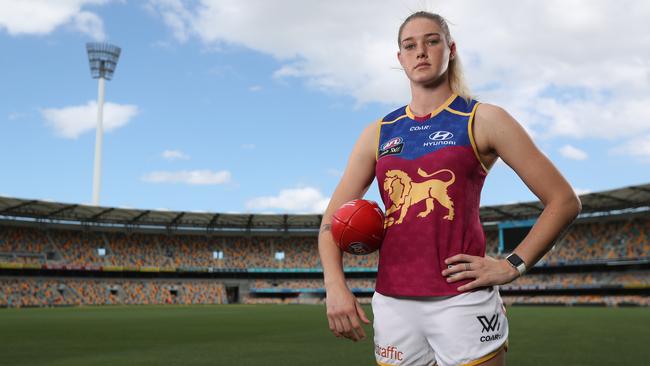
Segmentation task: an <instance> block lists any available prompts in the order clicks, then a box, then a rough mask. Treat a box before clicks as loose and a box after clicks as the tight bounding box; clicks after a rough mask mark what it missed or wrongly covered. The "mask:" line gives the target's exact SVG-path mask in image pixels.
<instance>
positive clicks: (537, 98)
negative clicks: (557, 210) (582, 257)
mask: <svg viewBox="0 0 650 366" xmlns="http://www.w3.org/2000/svg"><path fill="white" fill-rule="evenodd" d="M0 9H2V11H0V50H2V51H1V53H0V100H2V103H0V139H1V141H2V144H0V164H1V165H2V174H1V176H0V177H1V180H0V196H9V197H19V198H36V199H47V200H54V201H62V202H72V203H90V202H91V198H92V169H93V158H94V144H95V133H94V130H93V123H94V120H95V113H96V112H95V107H94V104H93V103H94V101H95V100H96V98H97V81H96V80H93V79H91V77H90V71H89V67H88V61H87V56H86V51H85V43H86V42H89V41H108V42H110V43H114V44H117V45H118V46H120V47H121V48H122V55H121V57H120V61H119V63H118V66H117V70H116V73H115V76H114V79H113V80H112V81H109V82H107V84H106V101H107V103H109V104H107V105H106V107H105V129H106V130H107V132H106V133H105V135H104V150H103V153H104V160H103V179H102V191H101V200H100V204H101V205H103V206H115V207H132V208H147V209H169V210H193V211H210V212H215V211H219V212H274V213H284V212H289V213H305V212H318V211H320V210H322V209H323V208H324V206H325V205H326V203H327V200H328V198H329V197H330V195H331V193H332V192H333V190H334V188H335V186H336V184H337V182H338V179H339V178H340V174H341V172H342V171H343V169H344V167H345V164H346V160H347V156H348V153H349V151H350V149H351V148H352V145H353V144H354V141H355V140H356V138H357V136H358V135H359V133H360V132H361V130H362V129H363V128H364V126H366V125H367V124H368V123H370V122H372V121H374V120H376V119H377V118H379V117H381V116H383V115H384V114H386V113H387V112H389V111H390V110H392V109H393V108H395V107H398V106H401V105H404V104H406V103H408V97H409V94H408V84H407V81H406V79H405V77H404V76H403V73H402V71H400V70H399V69H398V66H399V64H398V63H397V61H396V58H395V52H396V51H397V49H396V41H395V38H396V31H397V27H398V26H399V24H400V21H401V20H402V19H403V18H405V17H406V16H407V15H408V14H409V13H410V11H412V10H416V9H425V10H430V11H438V12H440V13H441V14H443V15H445V16H447V18H449V19H450V21H451V22H452V23H453V24H452V28H451V30H452V34H453V35H454V37H455V38H456V41H457V42H458V48H459V52H460V55H461V59H462V60H463V62H464V66H465V70H466V75H467V78H468V80H469V83H470V85H471V87H472V90H473V92H474V93H475V94H476V95H477V96H478V97H479V99H480V100H481V101H484V102H487V103H494V104H498V105H500V106H502V107H504V108H505V109H506V110H508V111H509V112H510V113H511V114H512V115H513V116H514V117H515V118H517V119H518V120H519V121H520V122H521V123H522V125H524V127H525V128H526V129H527V130H528V131H529V133H530V134H531V135H532V136H533V138H534V139H535V141H536V142H537V144H538V146H539V147H540V148H541V149H542V150H543V151H544V152H545V153H546V154H547V155H548V156H549V157H550V158H551V159H552V160H553V162H554V163H555V164H556V165H557V166H558V167H559V168H560V170H561V171H562V172H563V173H564V174H565V176H566V177H567V178H568V180H569V181H570V182H571V183H572V185H573V186H574V187H575V189H576V190H577V191H578V192H594V191H599V190H605V189H612V188H618V187H622V186H627V185H633V184H640V183H647V182H648V181H650V173H649V171H650V109H649V108H648V107H647V106H648V105H650V86H649V85H650V31H649V30H648V28H647V26H646V25H645V24H646V20H647V19H648V18H649V17H650V6H648V5H645V4H644V3H643V2H640V1H637V2H628V1H623V2H616V3H614V2H605V1H549V2H535V1H518V2H514V3H513V2H507V1H494V2H481V1H453V2H452V1H395V2H376V1H355V2H353V3H352V4H349V3H348V2H343V1H328V2H316V1H314V2H310V1H289V0H277V1H271V2H269V1H263V0H249V1H234V0H232V1H231V0H222V1H208V0H204V1H193V2H191V1H177V0H150V1H109V0H92V1H85V0H67V1H32V0H29V1H8V0H0ZM368 197H369V198H371V199H375V200H379V196H378V194H377V188H376V186H374V185H373V187H372V188H371V190H370V192H369V194H368ZM533 199H535V198H534V196H533V195H532V194H531V193H530V192H529V191H528V190H527V188H526V186H525V185H524V184H523V183H522V182H521V181H520V180H519V179H518V178H517V177H516V175H515V174H514V173H513V172H511V171H510V170H509V168H508V167H507V166H506V165H505V164H503V163H498V164H497V165H496V166H495V167H494V168H493V169H492V171H491V172H490V175H489V176H488V178H487V180H486V185H485V189H484V193H483V198H482V203H483V204H487V205H490V204H501V203H511V202H516V201H527V200H533Z"/></svg>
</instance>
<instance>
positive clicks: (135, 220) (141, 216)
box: [129, 210, 151, 225]
mask: <svg viewBox="0 0 650 366" xmlns="http://www.w3.org/2000/svg"><path fill="white" fill-rule="evenodd" d="M149 212H151V210H145V211H143V212H142V213H141V214H139V215H138V216H136V217H134V218H132V219H131V221H129V224H131V225H133V224H135V223H136V222H138V221H140V219H141V218H143V217H145V216H146V215H148V214H149Z"/></svg>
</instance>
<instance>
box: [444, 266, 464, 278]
mask: <svg viewBox="0 0 650 366" xmlns="http://www.w3.org/2000/svg"><path fill="white" fill-rule="evenodd" d="M467 264H468V263H459V264H456V265H453V266H452V265H450V266H449V267H447V269H445V270H444V271H442V275H443V276H445V277H447V276H453V275H455V274H456V273H462V272H465V271H467Z"/></svg>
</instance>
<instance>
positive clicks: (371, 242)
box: [332, 199, 384, 255]
mask: <svg viewBox="0 0 650 366" xmlns="http://www.w3.org/2000/svg"><path fill="white" fill-rule="evenodd" d="M332 236H333V237H334V241H335V242H336V244H337V245H338V246H339V248H341V250H343V251H346V252H348V253H350V254H356V255H365V254H370V253H372V252H374V251H376V250H377V249H379V247H380V246H381V242H382V240H383V239H384V213H383V212H382V211H381V208H379V205H377V203H376V202H374V201H369V200H363V199H356V200H352V201H350V202H347V203H345V204H343V205H342V206H341V207H339V209H338V210H336V212H334V215H333V216H332Z"/></svg>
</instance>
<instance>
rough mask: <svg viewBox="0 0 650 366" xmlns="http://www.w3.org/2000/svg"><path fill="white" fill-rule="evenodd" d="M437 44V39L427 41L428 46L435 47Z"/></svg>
mask: <svg viewBox="0 0 650 366" xmlns="http://www.w3.org/2000/svg"><path fill="white" fill-rule="evenodd" d="M438 42H440V41H439V40H437V39H430V40H429V44H430V45H436V44H438Z"/></svg>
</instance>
